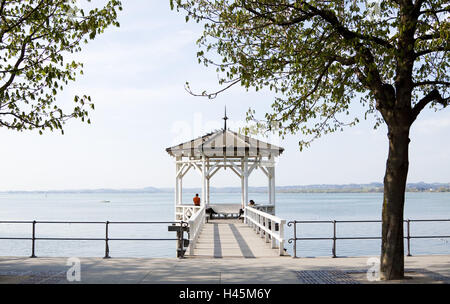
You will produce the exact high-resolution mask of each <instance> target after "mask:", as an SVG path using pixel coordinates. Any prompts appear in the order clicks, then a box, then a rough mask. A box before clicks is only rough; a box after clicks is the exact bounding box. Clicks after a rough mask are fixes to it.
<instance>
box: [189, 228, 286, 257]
mask: <svg viewBox="0 0 450 304" xmlns="http://www.w3.org/2000/svg"><path fill="white" fill-rule="evenodd" d="M277 256H279V253H278V249H277V250H274V249H272V248H271V246H270V243H266V241H265V238H261V237H260V235H258V234H256V233H255V231H254V230H253V229H252V228H251V227H250V226H248V225H247V224H244V223H243V222H242V221H241V220H238V219H216V220H210V221H208V223H206V224H204V225H203V228H202V231H201V232H200V234H199V236H198V239H197V243H196V246H195V248H194V250H193V254H189V253H188V254H187V255H186V257H188V258H246V259H248V258H266V257H277Z"/></svg>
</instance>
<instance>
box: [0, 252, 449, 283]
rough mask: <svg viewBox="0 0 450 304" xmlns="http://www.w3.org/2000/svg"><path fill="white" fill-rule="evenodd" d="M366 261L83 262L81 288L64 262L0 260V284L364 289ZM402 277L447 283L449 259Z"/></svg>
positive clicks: (412, 260)
mask: <svg viewBox="0 0 450 304" xmlns="http://www.w3.org/2000/svg"><path fill="white" fill-rule="evenodd" d="M367 260H368V257H357V258H336V259H333V258H298V259H294V258H291V257H265V258H250V259H242V258H219V259H198V258H187V259H182V260H179V259H175V258H165V259H142V258H140V259H137V258H112V259H102V258H81V259H80V261H81V272H80V279H81V281H80V282H69V281H67V278H66V273H67V270H68V269H69V268H70V266H67V265H66V264H67V258H36V259H30V258H18V257H0V283H38V284H48V283H59V284H72V283H144V284H145V283H151V284H154V283H194V284H195V283H212V284H227V283H238V284H239V283H249V284H265V283H274V284H279V283H280V284H324V283H328V284H340V283H348V284H366V283H378V284H379V283H381V284H383V283H385V282H370V281H368V280H367V274H366V273H367V270H368V269H369V268H370V266H368V265H367ZM406 271H407V273H406V275H407V276H410V277H412V279H409V280H404V281H398V282H395V281H394V282H392V283H450V255H440V256H414V257H406Z"/></svg>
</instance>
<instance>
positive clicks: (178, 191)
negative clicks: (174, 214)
mask: <svg viewBox="0 0 450 304" xmlns="http://www.w3.org/2000/svg"><path fill="white" fill-rule="evenodd" d="M181 159H182V158H181V156H177V157H176V164H175V175H176V177H175V198H174V201H175V207H176V205H180V204H181V203H182V193H183V187H182V178H183V175H182V172H180V169H181V168H182V166H183V164H181V163H180V162H181Z"/></svg>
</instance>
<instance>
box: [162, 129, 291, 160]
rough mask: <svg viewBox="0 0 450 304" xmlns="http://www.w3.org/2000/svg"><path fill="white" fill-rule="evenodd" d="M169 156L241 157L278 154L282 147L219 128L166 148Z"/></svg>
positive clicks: (281, 151)
mask: <svg viewBox="0 0 450 304" xmlns="http://www.w3.org/2000/svg"><path fill="white" fill-rule="evenodd" d="M166 151H167V153H169V154H170V155H171V156H201V155H206V156H207V157H223V156H228V157H242V156H274V157H275V156H279V155H280V154H281V153H283V151H284V148H281V147H278V146H276V145H272V144H270V143H267V142H264V141H261V140H259V139H256V138H252V137H249V136H246V135H242V134H239V133H237V132H234V131H231V130H229V129H221V130H218V131H215V132H212V133H208V134H206V135H204V136H201V137H198V138H195V139H193V140H190V141H187V142H185V143H181V144H179V145H176V146H173V147H170V148H167V149H166Z"/></svg>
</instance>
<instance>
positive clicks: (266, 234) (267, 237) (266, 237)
mask: <svg viewBox="0 0 450 304" xmlns="http://www.w3.org/2000/svg"><path fill="white" fill-rule="evenodd" d="M266 223H267V225H266V229H267V230H270V228H269V226H270V227H272V220H270V222H269V219H266ZM264 236H265V239H264V240H265V241H266V243H269V233H267V232H266V231H264Z"/></svg>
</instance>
